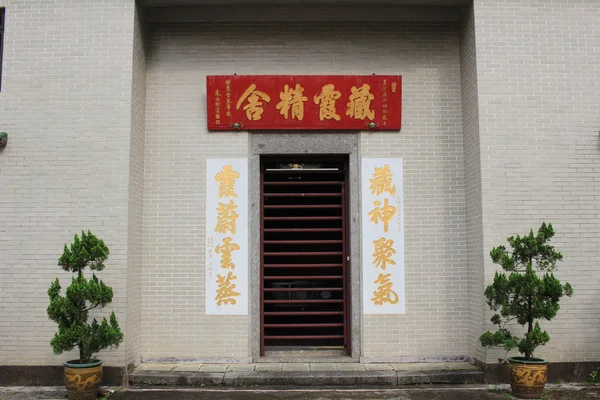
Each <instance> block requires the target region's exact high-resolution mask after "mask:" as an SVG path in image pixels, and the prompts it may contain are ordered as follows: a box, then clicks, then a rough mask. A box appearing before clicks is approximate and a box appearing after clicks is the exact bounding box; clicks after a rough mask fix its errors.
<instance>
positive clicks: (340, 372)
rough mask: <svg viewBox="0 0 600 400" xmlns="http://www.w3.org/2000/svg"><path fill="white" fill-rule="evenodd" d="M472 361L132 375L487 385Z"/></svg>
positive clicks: (200, 380) (178, 369) (133, 376)
mask: <svg viewBox="0 0 600 400" xmlns="http://www.w3.org/2000/svg"><path fill="white" fill-rule="evenodd" d="M483 377H484V374H483V372H481V371H480V370H478V369H477V368H476V367H475V366H473V365H471V364H469V363H466V362H451V363H396V364H394V363H391V364H359V363H354V364H350V363H322V362H319V363H254V364H160V363H143V364H141V365H140V366H138V367H137V368H136V369H135V370H133V371H132V372H131V373H130V374H129V384H130V385H133V386H141V385H151V386H189V387H195V386H255V385H260V386H267V385H268V386H285V385H290V386H348V385H382V386H388V385H412V384H473V383H483Z"/></svg>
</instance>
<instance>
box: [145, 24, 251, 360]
mask: <svg viewBox="0 0 600 400" xmlns="http://www.w3.org/2000/svg"><path fill="white" fill-rule="evenodd" d="M219 31H220V32H219ZM227 31H228V29H225V25H221V24H219V25H216V24H215V25H206V26H196V25H187V24H177V25H164V26H160V27H157V26H151V27H150V32H149V40H148V52H147V57H148V59H147V68H148V73H147V80H146V82H147V89H146V98H147V102H146V141H145V160H144V177H145V182H144V244H143V253H144V257H143V260H144V270H143V280H142V357H143V358H144V359H153V358H165V357H176V358H193V359H207V360H208V359H215V358H222V357H224V358H233V359H243V358H247V357H248V356H249V341H248V340H249V339H248V332H249V326H248V317H247V316H235V317H231V316H227V317H225V316H206V315H204V313H205V297H204V295H205V290H204V288H205V269H204V268H205V264H204V263H205V243H206V242H205V213H206V211H205V195H206V193H205V192H206V191H205V165H206V159H207V158H219V157H222V158H226V157H230V158H234V157H239V158H241V157H248V136H247V134H246V133H212V134H208V133H207V131H206V111H205V110H206V100H205V99H206V90H205V82H206V75H207V74H220V73H227V72H229V73H233V72H235V71H233V69H232V66H233V65H234V61H235V57H236V56H235V55H234V54H233V52H227V53H225V52H219V51H218V50H219V48H220V47H222V46H227V45H226V40H235V41H239V40H243V39H242V37H243V36H245V35H244V31H243V30H242V29H241V28H240V27H235V28H234V29H233V30H229V32H228V33H227V34H224V33H221V32H227ZM239 51H240V52H241V54H240V55H239V56H240V57H241V58H242V59H245V58H246V57H245V56H244V55H245V54H247V53H248V52H249V51H248V50H243V46H240V47H239ZM258 60H261V61H263V60H262V59H261V58H260V57H258V56H257V61H258ZM239 65H240V66H241V67H240V69H239V70H238V71H237V72H238V73H242V72H243V71H244V68H249V67H248V66H244V63H239ZM254 71H255V73H256V72H257V71H256V70H254Z"/></svg>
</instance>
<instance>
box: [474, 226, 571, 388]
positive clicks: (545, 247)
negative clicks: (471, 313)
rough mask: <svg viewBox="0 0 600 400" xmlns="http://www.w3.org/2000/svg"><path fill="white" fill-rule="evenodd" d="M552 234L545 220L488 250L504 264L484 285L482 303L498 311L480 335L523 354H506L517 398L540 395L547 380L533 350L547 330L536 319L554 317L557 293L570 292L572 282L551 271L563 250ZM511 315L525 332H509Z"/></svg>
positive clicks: (488, 344)
mask: <svg viewBox="0 0 600 400" xmlns="http://www.w3.org/2000/svg"><path fill="white" fill-rule="evenodd" d="M553 236H554V229H553V228H552V224H548V225H546V223H545V222H544V223H542V226H541V227H540V229H539V230H538V233H537V235H534V234H533V230H531V231H530V232H529V235H525V236H523V237H521V236H518V235H517V237H513V236H511V237H509V238H508V239H507V241H508V244H509V245H510V248H511V249H510V250H507V249H506V247H505V246H498V247H496V248H494V249H492V251H491V252H490V256H491V258H492V261H493V262H494V264H498V265H500V266H501V267H502V269H503V270H504V272H496V274H495V276H494V282H493V283H492V284H491V285H490V286H488V287H487V288H486V290H485V298H486V301H487V304H488V305H489V306H490V308H491V309H492V310H493V311H497V313H496V314H494V316H493V317H492V318H491V321H492V323H493V324H494V325H497V326H498V329H497V330H496V331H495V332H489V331H488V332H485V333H484V334H483V335H481V337H480V338H479V340H480V342H481V344H482V345H483V346H485V347H494V346H499V347H503V348H504V349H505V350H506V352H507V354H508V352H509V351H511V350H512V349H514V348H517V349H518V350H519V352H520V353H521V354H522V355H523V356H522V357H509V358H508V365H509V371H510V385H511V389H512V393H513V396H515V397H518V398H522V399H538V398H540V397H541V395H542V392H543V390H544V386H545V384H546V372H547V361H546V360H544V359H541V358H535V357H534V356H533V353H534V351H535V349H536V348H537V347H538V346H543V345H545V344H546V343H548V341H549V340H550V336H548V333H547V332H546V331H542V329H541V328H540V325H539V322H538V320H540V319H545V320H548V321H549V320H551V319H553V318H554V317H556V313H557V312H558V310H559V308H560V305H559V302H560V298H561V297H563V296H564V295H566V296H569V297H570V296H571V295H572V294H573V288H572V287H571V285H570V284H569V283H566V284H565V285H562V284H561V283H560V281H559V280H558V279H556V278H555V277H554V274H553V273H552V272H553V271H554V270H555V269H556V262H557V261H560V260H562V254H560V253H559V252H558V251H556V250H555V249H554V247H553V246H552V245H550V244H549V242H550V239H552V237H553ZM507 274H508V275H507ZM542 274H543V275H542ZM513 321H514V322H516V323H517V324H519V325H521V326H526V327H527V331H526V333H525V335H524V336H522V337H519V336H517V335H513V334H512V333H511V331H510V330H509V329H508V328H507V324H508V323H511V322H513ZM501 361H502V360H501Z"/></svg>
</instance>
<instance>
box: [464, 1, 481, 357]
mask: <svg viewBox="0 0 600 400" xmlns="http://www.w3.org/2000/svg"><path fill="white" fill-rule="evenodd" d="M473 11H474V10H473V6H470V7H468V8H467V9H464V10H463V12H462V14H461V25H460V64H461V65H460V72H461V85H462V87H461V93H462V110H463V115H462V116H463V142H464V158H465V217H466V224H467V225H466V228H467V236H466V240H467V241H466V246H467V247H466V252H467V270H468V279H467V298H468V299H469V301H468V306H467V309H468V311H467V312H468V317H469V318H468V320H469V324H468V327H469V336H468V337H469V355H470V356H471V357H473V358H475V359H477V360H483V359H484V358H485V356H484V350H483V349H482V347H481V345H480V344H479V336H480V335H481V333H482V331H483V327H484V299H483V289H482V288H483V264H484V251H483V237H482V234H483V226H482V217H481V159H480V157H481V155H480V150H479V147H480V143H479V108H478V99H477V69H476V61H477V60H476V56H477V55H476V51H475V25H474V21H475V16H474V12H473Z"/></svg>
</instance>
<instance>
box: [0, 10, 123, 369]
mask: <svg viewBox="0 0 600 400" xmlns="http://www.w3.org/2000/svg"><path fill="white" fill-rule="evenodd" d="M90 4H91V3H89V2H81V1H78V0H60V1H58V0H57V1H52V2H48V1H34V0H27V1H25V0H10V1H6V0H4V1H1V0H0V5H5V6H6V7H7V9H6V31H5V33H6V37H5V42H4V52H5V53H4V56H5V57H4V67H3V71H2V73H3V77H2V92H0V129H2V130H5V131H7V132H8V133H9V144H8V146H7V147H6V148H4V149H3V150H2V151H0V364H20V365H24V364H29V365H43V364H53V365H56V364H60V363H62V362H63V361H66V360H68V359H72V358H77V355H76V353H75V352H73V353H72V354H63V355H60V356H54V355H53V354H52V349H51V348H50V345H49V341H50V339H51V338H52V336H53V334H54V332H55V331H56V330H57V327H56V324H55V323H54V322H52V321H50V320H49V319H48V317H47V315H46V307H47V306H48V296H47V293H46V292H47V290H48V287H49V285H50V282H51V281H52V280H53V279H54V278H55V277H57V276H58V277H61V280H62V283H63V284H64V285H63V286H66V285H68V283H69V282H70V274H68V273H65V272H63V271H62V270H61V268H60V267H58V266H57V261H58V257H59V256H60V254H61V253H62V249H63V245H64V244H65V243H70V242H71V241H72V239H73V234H74V233H76V232H80V231H81V230H82V229H86V230H87V229H90V230H92V231H93V232H94V233H95V234H97V235H98V236H100V237H102V238H103V239H104V240H105V241H106V243H107V245H108V246H109V247H110V252H111V255H110V259H109V260H108V263H107V269H106V270H105V271H103V272H102V273H100V274H99V275H100V276H101V277H102V278H103V279H104V280H105V282H106V283H107V284H109V285H111V286H112V287H113V289H114V293H115V296H114V301H113V303H112V305H111V306H110V307H109V308H108V310H107V312H108V311H110V310H115V311H116V313H117V317H118V319H119V322H120V323H121V325H122V327H123V328H125V327H126V319H125V309H126V305H125V296H126V285H125V282H126V280H125V277H126V273H127V254H126V251H127V201H128V170H129V151H130V148H129V147H130V146H129V132H130V128H131V64H132V38H133V29H132V28H133V22H132V21H133V1H125V0H120V1H119V0H103V1H98V2H95V3H94V5H93V6H90ZM106 314H107V313H104V315H106ZM100 356H101V358H103V359H104V360H106V364H107V365H123V363H124V346H122V347H121V348H119V349H118V350H117V351H113V352H108V351H107V352H102V353H101V354H100Z"/></svg>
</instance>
